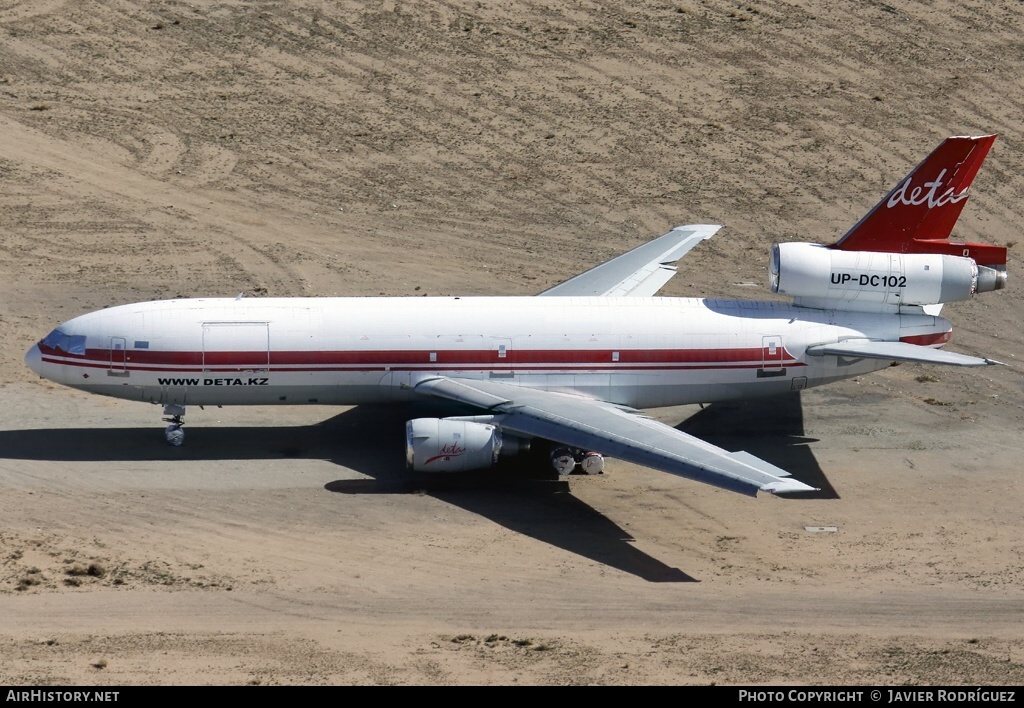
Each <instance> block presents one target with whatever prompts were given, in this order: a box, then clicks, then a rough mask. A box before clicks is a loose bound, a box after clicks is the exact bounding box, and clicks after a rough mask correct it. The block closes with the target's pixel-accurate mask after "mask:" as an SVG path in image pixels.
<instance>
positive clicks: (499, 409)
mask: <svg viewBox="0 0 1024 708" xmlns="http://www.w3.org/2000/svg"><path fill="white" fill-rule="evenodd" d="M414 389H415V391H416V392H417V393H420V394H423V395H427V396H433V397H435V398H443V399H446V400H450V401H457V402H459V403H463V404H468V405H471V406H474V407H476V408H481V409H484V410H487V411H488V412H490V413H491V414H492V415H493V423H494V424H495V425H497V426H498V427H500V428H501V429H503V430H508V431H509V432H512V433H517V434H519V435H523V436H526V437H538V438H544V439H546V440H553V441H556V442H559V443H562V444H564V445H570V446H572V447H578V448H582V449H584V450H595V451H597V452H600V453H602V454H606V455H610V456H612V457H617V458H619V459H621V460H626V461H627V462H635V463H637V464H640V465H645V466H647V467H653V468H654V469H657V470H661V471H663V472H669V473H671V474H675V475H679V476H681V477H687V478H689V479H693V480H696V481H698V482H705V483H707V484H710V485H713V486H715V487H721V488H722V489H728V490H730V491H734V492H741V493H743V494H749V495H750V496H757V493H758V492H759V491H762V492H772V493H785V492H813V491H817V490H816V489H815V488H814V487H810V486H808V485H806V484H804V483H803V482H800V481H797V480H795V479H792V478H791V477H790V475H789V473H788V472H786V471H785V470H782V469H780V468H778V467H776V466H775V465H772V464H771V463H768V462H765V461H764V460H762V459H760V458H757V457H755V456H753V455H751V454H749V453H747V452H742V451H740V452H728V451H727V450H723V449H722V448H720V447H716V446H714V445H712V444H711V443H708V442H705V441H704V440H701V439H699V438H695V437H693V436H692V435H687V434H686V433H684V432H682V431H681V430H677V429H675V428H672V427H670V426H667V425H665V424H664V423H659V422H658V421H656V420H652V419H650V418H647V417H644V416H642V415H641V414H640V413H639V412H638V411H633V410H630V409H623V408H620V407H618V406H614V405H612V404H610V403H604V402H601V401H596V400H593V399H589V398H582V397H580V396H573V395H569V394H564V393H553V392H550V391H542V390H538V389H531V388H524V387H521V386H516V385H514V384H508V383H504V382H500V381H489V380H477V379H457V378H448V377H437V378H430V379H426V380H424V381H421V382H420V383H419V384H417V385H416V386H415V387H414Z"/></svg>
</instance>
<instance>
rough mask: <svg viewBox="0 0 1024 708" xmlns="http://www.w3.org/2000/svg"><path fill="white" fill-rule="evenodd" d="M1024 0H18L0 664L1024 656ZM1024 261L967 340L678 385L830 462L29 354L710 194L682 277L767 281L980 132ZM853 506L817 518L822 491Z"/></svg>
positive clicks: (585, 230)
mask: <svg viewBox="0 0 1024 708" xmlns="http://www.w3.org/2000/svg"><path fill="white" fill-rule="evenodd" d="M1022 115H1024V12H1022V8H1021V6H1020V4H1019V3H1016V2H981V1H967V2H953V1H952V0H934V1H932V2H928V3H915V4H904V3H893V4H891V5H890V4H886V3H883V2H867V3H861V2H840V3H832V2H814V1H801V0H793V1H791V2H760V1H759V2H751V3H746V2H743V3H739V2H732V1H727V0H679V1H678V2H618V1H617V0H612V1H611V2H600V3H598V2H586V1H583V2H563V1H561V0H553V1H552V2H545V3H537V2H522V3H492V2H464V1H462V0H454V1H449V2H437V3H411V2H368V3H358V2H337V3H335V2H316V1H314V0H297V1H295V2H272V1H271V0H263V1H258V0H257V1H252V2H243V1H241V0H225V1H223V2H204V1H196V2H177V1H174V0H154V1H149V2H144V1H142V2H136V1H129V0H87V1H84V2H77V1H76V2H64V1H61V0H37V1H32V2H28V1H25V2H11V1H10V0H0V187H2V189H0V402H2V405H0V495H2V496H0V500H2V502H0V509H2V511H0V656H2V657H3V660H2V661H0V684H17V685H47V684H58V685H71V684H74V685H142V684H226V685H243V684H259V685H268V684H430V685H451V684H455V685H465V684H491V685H495V684H526V685H536V684H544V685H549V684H609V685H612V684H617V685H638V684H669V685H682V684H709V683H715V684H885V685H896V684H971V685H1010V684H1015V685H1020V684H1022V683H1024V633H1022V621H1024V588H1022V583H1024V540H1022V535H1021V526H1022V521H1024V519H1022V515H1024V511H1022V510H1024V485H1022V482H1021V472H1020V461H1021V459H1024V442H1022V439H1021V432H1022V421H1024V377H1022V369H1021V366H1020V364H1021V361H1020V360H1021V359H1022V358H1024V334H1022V329H1021V321H1022V319H1024V310H1022V307H1021V305H1022V301H1024V295H1022V293H1024V288H1022V287H1021V286H1020V283H1019V281H1018V277H1019V273H1020V258H1019V254H1020V249H1021V248H1022V247H1024V246H1020V245H1018V243H1017V242H1018V241H1019V239H1020V226H1021V223H1022V216H1024V214H1022V212H1024V207H1022V204H1024V165H1022V156H1024V123H1022V120H1021V116H1022ZM988 132H998V133H999V134H1000V137H999V139H998V141H997V142H996V144H995V147H994V149H993V152H992V154H991V155H990V156H989V158H988V161H987V162H986V164H985V166H984V167H983V169H982V171H981V173H980V175H979V177H978V179H977V180H976V182H975V186H974V190H973V194H974V196H973V197H972V199H971V202H970V204H969V205H968V206H967V209H966V210H965V212H964V215H963V217H962V218H961V220H960V223H959V226H958V230H957V234H958V235H959V236H960V237H962V238H964V239H967V240H978V241H983V242H987V243H997V244H1009V245H1010V246H1011V248H1010V251H1009V253H1010V263H1009V272H1010V283H1009V287H1008V289H1007V290H1005V291H1002V292H998V293H989V294H986V295H984V296H982V297H978V298H976V299H974V300H972V301H970V302H966V303H957V304H954V305H950V306H948V307H947V309H946V310H945V311H944V314H945V315H946V316H947V317H949V319H951V320H952V321H953V322H954V324H955V325H956V331H955V334H954V340H953V343H952V344H951V345H950V348H951V349H953V350H956V351H961V352H966V353H970V354H979V355H985V356H989V357H992V358H994V359H997V360H1000V361H1003V362H1007V363H1008V366H1005V367H987V368H985V369H984V370H977V369H972V370H954V369H951V368H942V369H939V368H935V367H932V368H929V367H922V366H916V365H903V366H898V367H894V368H891V369H888V370H886V371H884V372H881V373H879V374H876V375H873V376H869V377H864V378H862V379H858V380H854V381H850V382H847V383H844V384H841V385H836V386H833V387H831V388H823V389H817V390H812V391H808V392H804V394H803V395H802V397H800V398H789V399H784V400H776V401H764V402H755V403H744V404H734V405H715V406H709V407H707V408H705V409H699V408H697V407H683V408H676V409H665V410H659V411H655V414H656V415H657V416H658V417H659V418H660V419H662V420H665V421H667V422H671V423H673V424H677V423H678V424H681V426H682V427H683V429H685V430H687V431H689V432H693V433H696V434H699V435H701V436H703V437H705V438H707V439H709V440H712V441H714V442H716V443H717V444H720V445H723V446H725V447H729V448H731V449H739V448H743V449H747V450H749V451H751V452H754V453H755V454H758V455H761V456H763V457H765V458H766V459H768V460H770V461H772V462H774V463H775V464H778V465H780V466H782V467H786V468H788V469H790V470H792V471H793V472H794V473H795V474H796V475H797V476H798V477H800V478H801V479H804V480H813V481H814V482H815V483H816V486H820V487H821V488H822V492H821V493H820V494H819V495H817V496H816V497H815V498H805V499H781V498H772V497H767V498H758V499H748V498H746V497H743V496H740V495H735V494H731V493H729V492H725V491H719V490H716V489H711V488H709V487H705V486H703V485H700V484H697V483H694V482H690V481H688V480H684V479H677V478H673V477H670V476H668V475H664V474H662V473H658V472H654V471H652V470H649V469H645V468H640V467H636V466H632V465H627V464H622V463H615V462H612V463H611V464H610V465H609V467H610V469H609V472H608V474H605V475H603V476H600V477H592V478H588V477H582V478H576V477H573V478H570V479H569V480H568V481H558V480H555V479H551V478H548V477H547V476H545V475H539V474H522V475H516V474H512V473H502V474H493V475H481V476H480V477H479V478H476V479H473V480H468V481H463V482H460V483H457V484H451V485H445V486H440V485H437V486H426V487H415V488H410V487H409V485H407V484H405V483H403V479H402V476H401V470H402V454H403V451H402V422H403V421H404V419H405V417H404V416H405V412H404V411H400V410H385V409H374V408H353V409H332V408H322V407H308V408H245V409H228V408H224V409H207V410H205V411H191V412H190V413H189V426H188V428H189V430H190V435H189V440H188V443H187V444H186V446H184V447H182V448H172V447H169V446H166V445H165V444H163V442H162V435H161V432H162V425H163V424H162V423H161V422H160V411H159V409H158V408H157V407H155V406H148V405H144V404H133V403H129V402H122V401H114V400H106V399H98V398H94V397H90V396H86V395H83V394H80V393H78V392H75V391H72V390H69V389H63V388H60V387H58V386H55V385H51V384H49V383H47V382H44V381H41V380H39V379H37V378H35V377H34V376H33V375H32V374H31V372H29V371H28V370H27V369H25V368H24V366H23V363H22V357H23V355H24V352H25V350H26V349H27V348H28V347H29V346H30V345H31V344H32V343H33V342H35V341H36V340H38V339H39V338H40V337H42V336H43V335H45V334H46V333H47V332H48V331H49V330H50V329H52V328H53V327H54V326H55V325H56V324H58V323H59V322H61V321H62V320H66V319H69V318H71V317H73V316H75V315H77V314H80V313H83V312H86V311H89V310H93V309H96V308H100V307H103V306H108V305H113V304H120V303H124V302H131V301H138V300H147V299H157V298H165V297H173V296H199V295H235V294H236V293H238V292H246V293H248V294H249V295H250V296H260V295H284V296H301V295H332V294H337V295H361V294H373V295H376V294H386V295H438V294H467V295H472V294H521V295H529V294H532V293H536V292H538V291H540V290H543V289H545V288H546V287H550V286H551V285H553V284H555V283H557V282H560V281H562V280H564V279H566V278H568V277H570V276H571V275H574V274H576V273H577V272H580V271H582V270H585V269H586V268H588V267H590V266H592V265H594V264H596V263H598V262H600V261H602V260H605V259H607V258H609V257H611V256H614V255H616V254H618V253H620V252H622V251H625V250H627V249H628V248H631V247H633V246H636V245H638V244H640V243H642V242H644V241H645V240H647V239H649V238H651V237H652V236H655V235H658V234H661V233H664V232H665V231H666V230H668V228H671V227H672V226H675V225H677V224H683V223H722V224H725V226H726V228H725V229H723V230H722V231H721V232H720V233H719V234H718V235H717V236H716V237H715V238H714V239H712V240H711V241H709V242H707V243H705V244H702V245H701V246H700V247H699V248H698V249H696V250H695V251H694V252H693V253H691V254H690V255H689V256H688V257H687V258H686V259H685V261H683V263H682V264H681V268H680V270H681V272H680V275H678V276H677V277H676V278H675V279H674V280H673V281H672V282H671V283H670V284H669V286H667V287H666V289H665V291H664V292H665V293H666V294H670V295H687V296H716V297H718V296H727V297H755V298H762V297H763V298H768V297H771V295H770V293H769V292H768V289H767V287H766V280H767V278H766V272H767V271H766V265H767V255H768V250H769V248H770V246H771V244H772V243H774V242H778V241H787V240H811V241H820V242H829V241H831V240H833V239H835V238H836V237H838V236H839V235H841V234H842V233H843V232H844V231H845V230H846V229H847V228H848V227H849V226H850V225H851V224H852V223H854V222H855V221H856V220H857V219H858V218H859V217H860V216H861V215H862V214H863V213H864V212H865V211H866V210H867V209H868V208H870V207H871V206H872V205H873V204H874V203H875V202H876V201H877V200H878V199H879V198H880V197H881V195H882V194H884V193H885V192H886V191H887V190H888V189H889V188H890V187H892V186H893V185H894V184H895V183H896V182H897V181H898V180H899V179H900V178H902V177H903V175H905V174H906V173H907V171H908V170H909V169H910V168H911V167H912V166H913V165H914V164H916V163H917V162H918V161H919V160H920V159H921V158H923V157H924V155H925V154H927V153H928V152H929V151H930V150H931V149H932V148H934V147H935V146H936V145H937V144H938V143H939V142H940V141H941V140H942V138H944V137H946V136H947V135H952V134H980V133H988ZM833 526H834V527H835V528H836V530H834V531H821V530H820V529H821V528H822V527H833Z"/></svg>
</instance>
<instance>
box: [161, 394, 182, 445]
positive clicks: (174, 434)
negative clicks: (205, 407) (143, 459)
mask: <svg viewBox="0 0 1024 708" xmlns="http://www.w3.org/2000/svg"><path fill="white" fill-rule="evenodd" d="M163 420H164V422H165V423H170V425H168V426H167V427H166V428H164V437H165V438H167V442H168V443H169V444H171V445H173V446H174V447H179V446H180V445H181V444H182V443H183V442H185V431H184V430H182V429H181V426H183V425H185V406H179V405H175V404H170V405H165V406H164V418H163Z"/></svg>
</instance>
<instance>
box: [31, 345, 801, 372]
mask: <svg viewBox="0 0 1024 708" xmlns="http://www.w3.org/2000/svg"><path fill="white" fill-rule="evenodd" d="M767 351H768V350H767V348H761V347H746V348H736V349H621V350H616V349H597V350H595V349H522V350H508V351H506V352H505V356H503V357H499V356H498V351H497V350H488V349H483V350H434V351H431V350H410V351H401V350H399V351H395V350H391V351H387V350H373V351H274V352H270V354H269V360H268V355H267V352H262V351H259V352H206V353H205V354H204V353H203V352H160V351H147V350H131V351H128V352H124V351H120V350H119V351H116V352H113V356H112V352H111V351H110V350H107V349H89V350H87V351H86V353H85V355H84V356H76V355H68V354H66V353H64V352H60V351H57V350H53V349H50V348H47V349H46V350H43V351H42V353H43V354H44V355H45V357H46V358H44V361H50V360H52V358H57V357H59V358H60V360H61V361H62V362H64V363H71V362H93V363H96V364H100V365H102V366H109V365H110V362H111V360H113V361H114V362H115V363H116V365H117V366H119V367H120V366H121V364H122V363H126V364H128V365H129V366H130V367H148V366H153V367H166V366H173V367H199V368H213V367H218V366H226V367H234V368H239V367H247V368H252V367H254V366H258V367H266V366H267V365H268V364H269V365H270V366H271V367H273V368H279V367H303V366H305V367H326V366H342V367H351V366H364V367H371V368H376V367H380V366H389V367H394V366H402V365H424V364H430V365H434V364H439V365H445V364H448V365H473V366H485V367H494V366H495V365H499V366H500V367H501V368H514V367H517V366H519V367H522V366H538V365H542V366H544V367H545V368H549V367H551V366H562V365H577V366H579V365H587V366H593V365H595V364H599V365H604V366H609V365H611V366H612V367H614V366H615V365H628V364H640V365H658V364H670V365H673V366H680V365H686V364H708V363H721V364H729V363H734V364H735V363H747V362H761V361H763V360H765V359H767V358H768V357H767ZM615 354H617V355H618V357H617V358H615V356H614V355H615ZM431 355H434V360H431ZM771 361H772V363H773V364H782V363H787V362H793V361H795V359H794V357H793V356H792V355H791V354H790V353H789V352H788V351H786V350H785V348H783V349H782V350H781V351H780V352H777V353H776V355H775V356H774V357H772V358H771Z"/></svg>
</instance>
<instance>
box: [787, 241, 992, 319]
mask: <svg viewBox="0 0 1024 708" xmlns="http://www.w3.org/2000/svg"><path fill="white" fill-rule="evenodd" d="M770 277H771V288H772V292H775V293H779V294H780V295H789V296H790V297H792V298H794V301H795V302H796V303H797V304H799V305H807V306H809V307H828V306H830V305H831V306H833V307H834V306H836V305H839V306H842V307H843V308H845V309H874V308H877V307H879V306H893V307H898V306H900V305H937V304H939V303H945V302H956V301H959V300H967V299H969V298H970V297H971V296H972V295H974V294H975V293H979V292H987V291H990V290H1000V289H1002V288H1003V287H1004V286H1005V284H1006V271H1005V270H997V269H995V268H989V267H986V266H979V265H978V264H976V263H975V262H974V261H973V260H971V259H970V258H965V257H962V256H950V255H944V254H938V253H885V252H876V251H841V250H836V249H832V248H828V247H827V246H821V245H818V244H814V243H780V244H776V245H775V246H774V247H772V256H771V276H770Z"/></svg>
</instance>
